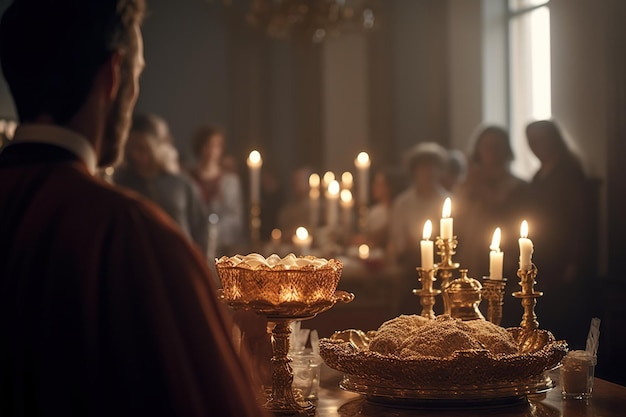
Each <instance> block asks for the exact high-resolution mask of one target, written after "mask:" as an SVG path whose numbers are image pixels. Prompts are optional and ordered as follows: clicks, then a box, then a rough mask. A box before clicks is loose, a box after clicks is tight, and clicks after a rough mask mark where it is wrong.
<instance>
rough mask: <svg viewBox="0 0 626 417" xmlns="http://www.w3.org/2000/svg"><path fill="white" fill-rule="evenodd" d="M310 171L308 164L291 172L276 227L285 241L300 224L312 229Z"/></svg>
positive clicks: (287, 240)
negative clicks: (287, 190) (288, 186)
mask: <svg viewBox="0 0 626 417" xmlns="http://www.w3.org/2000/svg"><path fill="white" fill-rule="evenodd" d="M312 173H313V170H312V169H311V168H309V167H308V166H301V167H297V168H296V169H294V170H293V171H292V173H291V182H290V185H291V187H290V189H289V193H288V194H287V199H286V201H285V204H283V206H282V207H281V209H280V212H279V213H278V227H279V228H280V230H281V232H282V236H283V239H284V240H285V241H286V242H290V241H291V240H290V239H291V237H292V236H293V235H294V234H295V233H296V229H297V228H298V227H300V226H303V227H306V228H307V229H308V230H309V231H313V226H312V225H311V203H310V201H309V176H310V175H311V174H312Z"/></svg>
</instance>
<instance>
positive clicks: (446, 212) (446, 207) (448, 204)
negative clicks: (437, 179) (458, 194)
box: [441, 197, 452, 218]
mask: <svg viewBox="0 0 626 417" xmlns="http://www.w3.org/2000/svg"><path fill="white" fill-rule="evenodd" d="M451 214H452V201H451V200H450V197H446V200H445V201H444V202H443V210H441V217H446V218H447V217H450V215H451Z"/></svg>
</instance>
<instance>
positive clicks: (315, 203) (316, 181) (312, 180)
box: [309, 173, 321, 228]
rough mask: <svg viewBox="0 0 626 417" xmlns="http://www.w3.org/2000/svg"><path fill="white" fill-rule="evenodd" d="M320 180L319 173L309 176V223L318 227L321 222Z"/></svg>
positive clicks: (313, 226)
mask: <svg viewBox="0 0 626 417" xmlns="http://www.w3.org/2000/svg"><path fill="white" fill-rule="evenodd" d="M320 182H321V180H320V176H319V175H318V174H315V173H314V174H311V175H310V176H309V187H310V189H309V210H310V211H309V223H310V226H311V227H312V228H316V227H317V225H318V223H319V211H320Z"/></svg>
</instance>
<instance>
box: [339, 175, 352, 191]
mask: <svg viewBox="0 0 626 417" xmlns="http://www.w3.org/2000/svg"><path fill="white" fill-rule="evenodd" d="M353 184H354V177H353V176H352V173H351V172H348V171H346V172H344V173H343V174H341V188H342V189H344V190H351V189H352V185H353Z"/></svg>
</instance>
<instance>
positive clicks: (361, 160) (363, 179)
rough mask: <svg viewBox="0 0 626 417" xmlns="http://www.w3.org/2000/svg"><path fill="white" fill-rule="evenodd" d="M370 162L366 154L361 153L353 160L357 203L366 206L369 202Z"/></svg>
mask: <svg viewBox="0 0 626 417" xmlns="http://www.w3.org/2000/svg"><path fill="white" fill-rule="evenodd" d="M370 165H371V161H370V156H369V155H368V154H367V152H361V153H359V154H358V155H357V157H356V159H355V160H354V166H355V167H356V171H357V175H358V177H357V183H358V184H357V185H358V187H359V189H358V191H359V192H358V195H357V198H358V201H359V204H361V205H366V204H367V203H368V201H369V192H368V191H369V169H370Z"/></svg>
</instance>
